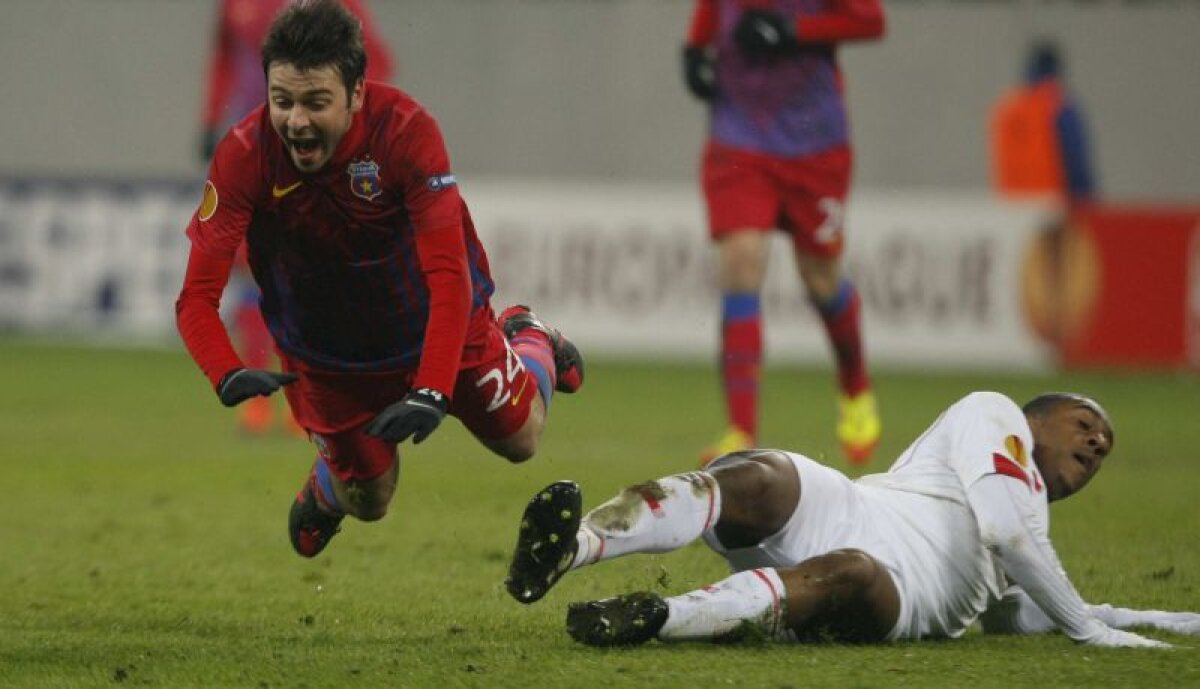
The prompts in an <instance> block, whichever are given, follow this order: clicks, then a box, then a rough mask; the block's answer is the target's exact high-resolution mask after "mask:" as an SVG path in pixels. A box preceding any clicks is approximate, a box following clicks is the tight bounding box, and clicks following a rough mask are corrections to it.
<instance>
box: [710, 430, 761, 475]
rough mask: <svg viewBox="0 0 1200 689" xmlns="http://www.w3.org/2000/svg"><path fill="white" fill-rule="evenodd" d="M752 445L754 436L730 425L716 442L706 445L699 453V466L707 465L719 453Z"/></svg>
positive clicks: (725, 453) (736, 450) (746, 448)
mask: <svg viewBox="0 0 1200 689" xmlns="http://www.w3.org/2000/svg"><path fill="white" fill-rule="evenodd" d="M752 447H754V438H752V437H750V434H749V433H746V432H745V431H743V430H742V429H740V428H738V427H737V426H730V427H729V428H728V429H727V430H726V431H725V433H724V435H722V436H721V437H720V439H718V440H717V442H716V443H714V444H712V445H710V446H709V447H706V448H705V449H704V451H703V452H701V453H700V468H701V469H703V468H704V467H706V466H708V463H709V462H711V461H713V460H714V459H716V458H717V457H720V456H721V455H727V454H729V453H730V452H740V451H742V450H748V449H750V448H752Z"/></svg>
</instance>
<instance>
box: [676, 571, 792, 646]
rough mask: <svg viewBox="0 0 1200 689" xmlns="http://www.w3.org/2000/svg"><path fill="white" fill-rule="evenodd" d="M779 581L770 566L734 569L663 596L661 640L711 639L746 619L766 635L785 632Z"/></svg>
mask: <svg viewBox="0 0 1200 689" xmlns="http://www.w3.org/2000/svg"><path fill="white" fill-rule="evenodd" d="M786 597H787V593H786V591H784V587H783V581H782V580H781V579H780V578H779V574H778V573H777V572H776V571H775V569H774V568H764V569H751V570H747V571H745V572H738V573H737V574H734V575H733V576H731V577H729V578H727V579H724V580H722V581H720V582H717V583H716V584H713V585H712V586H706V587H704V588H702V589H697V590H695V591H692V592H691V593H685V594H683V595H682V596H674V597H671V598H668V599H667V607H668V608H669V609H670V611H671V612H670V614H669V615H668V616H667V622H666V624H664V625H663V628H662V629H660V630H659V632H658V638H659V639H660V640H662V641H699V640H711V639H716V638H719V637H721V636H722V635H725V634H728V633H730V632H732V631H734V630H736V629H738V628H739V627H741V626H742V625H743V624H746V623H749V624H752V625H754V626H756V627H758V628H760V629H762V630H763V631H764V632H765V633H766V634H767V635H768V636H769V637H770V638H778V637H779V636H780V635H781V634H783V633H785V631H786V630H785V628H784V627H785V625H784V624H783V622H784V617H785V601H786Z"/></svg>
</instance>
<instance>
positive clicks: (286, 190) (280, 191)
mask: <svg viewBox="0 0 1200 689" xmlns="http://www.w3.org/2000/svg"><path fill="white" fill-rule="evenodd" d="M301 184H304V182H296V183H295V184H292V185H289V186H286V187H281V186H279V185H278V184H276V185H275V186H273V187H271V196H274V197H275V198H277V199H281V198H283V197H285V196H287V195H288V194H290V193H292V192H293V191H296V189H297V188H298V187H299V186H300V185H301Z"/></svg>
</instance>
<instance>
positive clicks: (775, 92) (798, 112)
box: [684, 0, 884, 464]
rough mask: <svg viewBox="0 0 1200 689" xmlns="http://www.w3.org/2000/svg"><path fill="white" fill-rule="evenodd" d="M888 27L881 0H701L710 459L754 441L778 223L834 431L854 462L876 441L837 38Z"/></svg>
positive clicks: (694, 59)
mask: <svg viewBox="0 0 1200 689" xmlns="http://www.w3.org/2000/svg"><path fill="white" fill-rule="evenodd" d="M883 30H884V17H883V9H882V7H881V6H880V4H879V2H878V0H754V1H752V0H697V2H696V7H695V11H694V13H693V15H692V20H691V27H690V30H689V32H688V37H687V43H686V45H685V47H684V76H685V79H686V82H687V86H688V88H689V89H690V90H691V92H692V93H693V94H694V95H695V96H696V97H697V98H699V99H701V100H703V101H705V102H707V103H709V105H710V108H711V126H710V131H709V137H708V142H707V145H706V147H705V151H704V159H703V164H702V174H701V177H702V183H703V189H704V196H705V200H706V202H707V207H708V219H709V230H710V234H711V236H712V238H713V240H714V241H715V242H716V247H717V257H718V258H717V274H718V283H719V284H718V287H719V289H720V292H721V376H722V382H723V386H724V392H725V403H726V408H727V412H728V421H729V426H728V428H727V430H726V431H725V432H724V435H723V436H722V437H721V438H720V439H719V440H718V442H717V443H716V444H715V445H714V446H713V447H712V448H711V449H710V450H707V451H706V452H705V453H704V459H711V458H712V457H714V456H717V455H720V454H724V453H726V452H732V451H735V450H740V449H744V448H747V447H752V446H754V445H755V444H756V442H757V436H758V397H759V380H760V375H761V366H762V360H763V322H762V309H761V304H760V296H759V295H760V292H761V290H762V284H763V278H764V275H765V271H766V263H767V250H768V239H769V236H768V235H769V233H770V231H772V230H774V229H779V230H782V231H784V232H785V233H787V234H788V236H789V237H790V238H791V240H792V245H793V249H794V253H795V259H796V265H797V267H798V269H799V273H800V278H801V280H802V281H803V283H804V287H805V289H806V291H807V292H808V295H809V297H810V299H811V300H812V303H813V305H814V306H815V307H816V310H817V312H818V313H819V314H820V317H821V320H822V322H823V323H824V326H825V330H826V332H827V334H828V337H829V341H830V343H831V345H832V348H833V350H834V352H835V354H836V359H837V367H838V383H839V387H840V390H841V393H840V395H839V419H838V425H837V437H838V440H839V441H840V443H841V445H842V448H843V449H844V451H845V453H846V455H847V457H848V458H849V459H850V460H851V461H853V462H855V463H859V464H861V463H865V462H866V461H867V460H868V459H869V457H870V454H871V452H872V451H873V450H874V448H875V445H876V444H877V442H878V440H879V435H880V422H879V416H878V413H877V411H876V405H875V397H874V395H873V393H872V391H871V383H870V379H869V378H868V376H867V370H866V364H865V361H864V354H863V346H862V334H861V331H860V326H859V312H860V309H861V307H860V300H859V295H858V292H857V291H856V290H855V288H854V285H853V284H852V283H851V282H850V281H849V280H848V279H847V278H846V276H845V275H843V273H842V269H841V255H842V249H843V245H844V237H843V227H842V222H843V219H844V216H845V207H846V198H847V195H848V193H849V189H850V176H851V159H852V154H851V148H850V134H849V128H848V123H847V120H846V106H845V101H844V99H843V96H842V78H841V73H840V71H839V69H838V65H837V57H836V50H837V45H838V44H839V43H841V42H843V41H850V40H866V39H875V38H879V37H880V36H881V35H883Z"/></svg>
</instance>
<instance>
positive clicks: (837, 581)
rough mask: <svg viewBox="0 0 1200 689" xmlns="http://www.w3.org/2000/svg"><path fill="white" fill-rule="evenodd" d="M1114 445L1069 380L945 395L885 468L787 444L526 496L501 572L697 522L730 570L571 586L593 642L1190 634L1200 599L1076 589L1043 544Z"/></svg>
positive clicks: (674, 536)
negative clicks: (1017, 394)
mask: <svg viewBox="0 0 1200 689" xmlns="http://www.w3.org/2000/svg"><path fill="white" fill-rule="evenodd" d="M1112 444H1113V428H1112V425H1111V423H1110V422H1109V418H1108V415H1107V413H1105V411H1104V410H1103V409H1102V408H1101V407H1100V406H1099V405H1098V404H1097V403H1096V402H1094V401H1093V400H1091V399H1089V398H1086V397H1082V396H1080V395H1075V394H1070V393H1050V394H1045V395H1041V396H1038V397H1036V398H1034V399H1033V400H1031V401H1030V402H1028V403H1027V404H1026V405H1025V406H1024V407H1023V408H1022V407H1018V406H1017V405H1016V404H1015V403H1013V401H1012V400H1010V399H1009V398H1007V397H1005V396H1003V395H1000V394H998V393H994V392H977V393H973V394H971V395H968V396H966V397H964V398H963V399H961V400H960V401H958V402H957V403H955V404H954V405H952V406H951V407H950V408H949V409H947V410H946V411H945V412H944V413H942V414H941V416H939V417H938V419H937V420H936V421H935V422H934V423H933V425H932V426H930V427H929V428H928V429H927V430H926V431H925V432H924V433H922V434H921V436H920V437H919V439H918V440H917V441H916V442H914V443H913V444H912V445H911V446H909V448H908V449H907V450H906V451H905V452H904V453H903V454H902V455H901V456H900V457H899V459H897V460H896V462H895V464H893V465H892V467H891V469H890V470H889V471H888V472H887V473H885V474H872V475H868V476H864V477H862V478H860V479H858V480H857V481H851V480H850V479H848V478H846V476H844V475H843V474H841V473H840V472H837V471H834V470H833V469H830V468H828V467H825V466H822V465H820V464H818V463H817V462H814V461H813V460H811V459H809V458H807V457H804V456H803V455H799V454H796V453H791V452H782V451H779V450H751V451H745V452H738V453H734V454H730V455H725V456H723V457H720V458H718V459H717V460H716V461H714V462H713V463H711V464H710V465H709V466H708V468H707V469H706V470H704V471H696V472H692V473H689V474H682V475H676V476H669V477H666V478H662V479H659V480H657V481H649V482H647V483H642V484H639V485H636V486H631V487H629V488H627V489H625V490H624V491H622V492H621V493H620V494H618V495H617V496H616V497H615V498H613V499H612V500H610V501H608V502H606V503H604V504H603V505H600V506H599V507H597V508H595V509H593V510H592V511H591V512H589V513H588V514H587V515H586V516H584V517H583V518H582V521H581V519H580V516H579V515H580V512H581V506H582V497H581V495H580V491H579V488H578V486H577V485H575V484H574V483H571V482H569V481H561V482H558V483H555V484H552V485H550V486H548V487H547V488H545V489H544V490H543V491H541V492H540V493H539V494H538V495H536V496H534V498H533V499H532V500H531V501H530V503H529V506H528V508H527V509H526V511H525V514H524V516H523V519H522V522H521V527H520V530H519V533H518V540H517V548H516V551H515V554H514V556H513V561H512V565H511V567H510V569H509V578H508V580H507V581H506V585H507V588H508V591H509V593H510V594H511V595H512V596H513V597H514V598H516V599H517V600H518V601H519V602H522V603H531V602H533V601H536V600H538V599H539V598H541V597H542V596H544V595H545V594H546V592H547V591H548V590H549V589H550V587H551V586H553V585H554V584H555V583H556V582H557V581H558V580H559V579H560V578H561V576H562V575H563V574H565V573H566V572H568V571H570V570H572V569H575V568H578V567H582V566H585V565H590V564H594V563H596V562H599V561H601V560H609V559H612V558H614V557H619V556H622V555H626V554H630V553H661V552H666V551H670V550H674V549H676V548H680V547H682V546H684V545H686V544H688V543H691V542H692V541H694V540H696V539H697V538H703V539H704V540H705V542H706V543H707V544H708V545H709V547H711V548H712V549H713V550H714V551H715V552H717V553H718V554H720V555H721V556H722V557H724V558H725V559H726V560H727V561H728V562H729V564H730V566H731V567H732V569H733V570H734V571H735V572H737V573H736V574H734V575H733V576H731V577H729V578H727V579H725V580H723V581H721V582H718V583H716V584H713V585H711V586H706V587H704V588H702V589H699V590H696V591H692V592H690V593H686V594H683V595H679V596H673V597H671V598H666V599H664V598H663V597H661V596H659V595H657V594H654V593H635V594H629V595H625V596H619V597H616V598H608V599H604V600H599V601H591V602H586V603H574V604H572V605H571V606H570V609H569V612H568V615H567V628H568V631H569V632H570V634H571V635H572V636H573V637H574V638H575V639H576V640H578V641H581V642H583V643H586V644H591V645H596V646H613V645H632V644H639V643H643V642H646V641H648V640H650V639H653V638H658V639H660V640H663V641H674V640H718V639H728V638H731V637H732V638H736V637H737V636H738V635H739V634H742V633H745V632H746V631H748V630H747V627H750V628H753V630H754V631H753V633H758V634H765V635H767V636H768V637H771V638H778V639H781V640H791V641H819V640H833V641H840V642H857V643H862V642H881V641H896V640H902V639H921V638H938V637H950V638H953V637H958V636H961V635H962V634H963V633H964V632H965V631H966V629H967V627H968V626H970V625H971V624H972V623H973V622H974V621H975V620H976V619H980V620H981V621H982V625H983V628H984V631H985V632H988V633H993V632H994V633H1038V632H1045V631H1049V630H1052V629H1061V630H1062V631H1063V632H1064V633H1066V634H1067V635H1068V636H1069V637H1071V638H1072V639H1074V640H1076V641H1079V642H1081V643H1086V644H1091V645H1096V646H1165V645H1166V644H1163V643H1162V642H1159V641H1154V640H1150V639H1146V638H1144V637H1141V636H1138V635H1136V634H1131V633H1128V632H1123V631H1119V630H1118V629H1117V628H1118V627H1127V626H1136V625H1145V626H1151V627H1156V628H1159V629H1164V630H1168V631H1173V632H1178V633H1186V634H1197V635H1200V615H1197V614H1194V613H1166V612H1158V611H1135V610H1128V609H1122V608H1113V607H1111V606H1108V605H1088V604H1086V603H1084V601H1083V599H1082V598H1080V596H1079V594H1078V593H1077V592H1076V591H1075V588H1074V587H1073V586H1072V585H1071V582H1070V581H1069V580H1068V579H1067V576H1066V574H1065V573H1064V572H1063V570H1062V566H1061V564H1060V562H1059V560H1058V556H1057V554H1056V553H1055V551H1054V547H1053V545H1052V544H1051V543H1050V522H1049V520H1050V515H1049V510H1048V505H1049V502H1051V501H1054V500H1061V499H1063V498H1066V497H1068V496H1070V495H1072V494H1074V493H1075V492H1077V491H1079V490H1080V489H1081V488H1083V487H1084V486H1085V485H1086V484H1087V483H1088V482H1089V481H1090V480H1091V479H1092V477H1094V476H1095V474H1096V472H1097V471H1099V470H1100V467H1101V465H1102V464H1103V463H1104V462H1105V461H1106V457H1107V456H1108V454H1109V451H1110V450H1111V449H1112Z"/></svg>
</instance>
